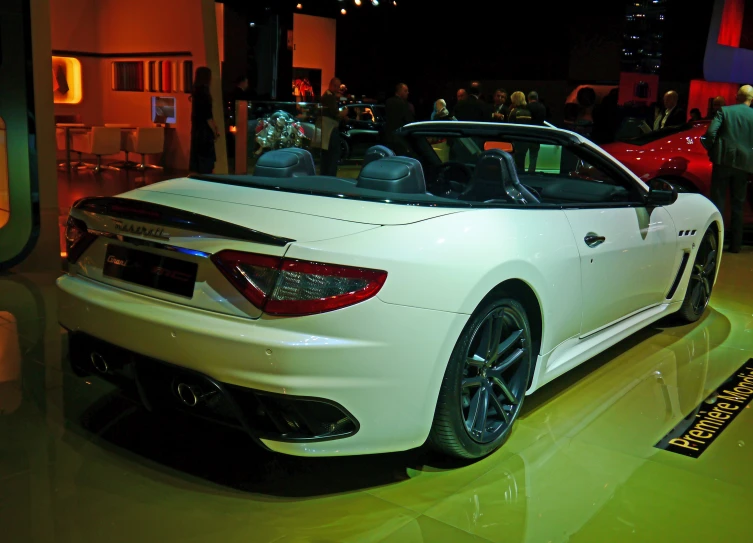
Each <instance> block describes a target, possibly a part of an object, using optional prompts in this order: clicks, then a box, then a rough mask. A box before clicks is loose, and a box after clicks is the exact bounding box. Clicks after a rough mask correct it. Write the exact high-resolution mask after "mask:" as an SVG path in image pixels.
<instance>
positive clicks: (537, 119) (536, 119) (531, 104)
mask: <svg viewBox="0 0 753 543" xmlns="http://www.w3.org/2000/svg"><path fill="white" fill-rule="evenodd" d="M528 111H530V112H531V124H537V125H539V126H544V121H546V107H544V104H542V103H541V102H539V93H538V92H536V91H531V92H529V93H528ZM539 149H541V144H540V143H531V144H530V145H529V147H528V173H535V172H536V163H537V162H538V161H539Z"/></svg>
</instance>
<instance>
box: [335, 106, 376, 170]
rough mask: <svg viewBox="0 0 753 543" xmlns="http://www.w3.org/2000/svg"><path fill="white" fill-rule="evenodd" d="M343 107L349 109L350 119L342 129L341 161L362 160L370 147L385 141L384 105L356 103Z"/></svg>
mask: <svg viewBox="0 0 753 543" xmlns="http://www.w3.org/2000/svg"><path fill="white" fill-rule="evenodd" d="M343 107H347V108H348V118H347V120H346V121H345V122H344V123H343V124H342V125H341V128H340V130H341V132H340V134H341V136H342V138H341V140H340V141H341V146H342V153H341V160H346V159H353V158H362V157H363V155H364V153H365V152H366V150H367V149H368V148H369V147H371V146H372V145H377V144H379V143H382V142H383V141H384V125H385V121H386V118H387V117H386V114H385V109H384V105H382V104H368V103H355V104H347V105H343Z"/></svg>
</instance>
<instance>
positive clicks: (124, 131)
mask: <svg viewBox="0 0 753 543" xmlns="http://www.w3.org/2000/svg"><path fill="white" fill-rule="evenodd" d="M105 126H106V127H108V128H120V131H121V132H120V150H121V151H123V152H124V153H125V160H117V161H115V162H110V166H115V167H117V168H125V169H126V170H130V169H132V168H135V167H136V166H138V165H139V163H138V162H134V161H133V160H128V152H129V151H128V138H130V137H131V134H132V133H133V131H134V130H136V127H135V126H133V125H132V124H128V123H105ZM129 129H130V130H129Z"/></svg>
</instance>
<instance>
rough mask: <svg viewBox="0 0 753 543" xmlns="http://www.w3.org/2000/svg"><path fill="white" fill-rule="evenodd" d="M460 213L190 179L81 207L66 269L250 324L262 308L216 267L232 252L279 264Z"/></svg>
mask: <svg viewBox="0 0 753 543" xmlns="http://www.w3.org/2000/svg"><path fill="white" fill-rule="evenodd" d="M322 200H325V201H326V202H322ZM455 211H457V210H453V209H436V208H426V209H424V208H419V207H414V206H399V205H391V204H380V203H372V202H360V201H353V200H346V201H343V200H341V199H339V198H327V197H317V196H310V195H301V194H291V193H284V192H280V191H275V190H263V189H254V188H248V187H237V186H226V185H221V184H218V183H212V182H207V181H200V180H193V179H179V180H174V181H166V182H162V183H158V184H156V185H150V186H149V187H148V188H146V189H138V190H135V191H131V192H128V193H125V194H123V195H121V196H120V197H115V198H87V199H84V200H82V201H79V202H77V204H76V205H75V206H74V208H73V209H72V210H71V218H73V219H77V220H78V221H83V223H85V230H87V231H88V234H87V243H88V244H87V245H86V248H85V250H83V252H81V253H80V256H78V257H77V259H76V261H75V263H72V264H69V273H73V274H75V275H81V276H85V277H87V278H89V279H92V280H95V281H98V282H102V283H105V284H109V285H112V286H115V287H118V288H122V289H125V290H128V291H131V292H135V293H138V294H141V295H144V296H147V297H151V298H157V299H161V300H164V301H168V302H172V303H176V304H180V305H186V306H189V307H193V308H196V309H202V310H206V311H213V312H217V313H222V314H226V315H234V316H238V317H244V318H252V319H253V318H258V317H259V316H260V315H261V310H260V309H259V308H258V307H255V306H254V305H253V304H252V303H251V302H250V301H248V300H247V299H246V298H245V297H244V296H243V295H242V294H241V293H240V292H239V291H238V290H237V289H236V288H235V287H234V286H233V285H232V284H231V283H230V282H229V281H228V280H227V279H226V278H225V276H224V275H223V274H222V273H221V272H220V270H219V269H218V268H217V266H216V265H215V263H214V262H213V261H212V260H211V257H212V255H213V254H215V253H218V252H220V251H222V250H234V251H242V252H247V253H257V254H263V255H269V256H276V257H281V256H283V255H284V254H285V252H286V251H287V248H288V247H289V246H290V244H291V243H294V242H295V241H301V242H304V241H309V242H310V241H321V240H326V239H333V238H338V237H343V236H349V235H353V234H357V233H359V232H364V231H366V230H371V229H374V228H379V226H380V224H405V223H408V222H417V221H420V220H426V219H429V218H432V217H435V216H438V215H443V214H446V213H452V212H455ZM380 216H381V217H383V219H382V220H381V222H380V221H379V219H380ZM79 224H81V223H79ZM79 250H80V249H79ZM73 252H74V251H71V253H73ZM74 256H75V255H73V254H71V255H69V260H70V259H71V258H73V257H74ZM145 311H148V307H146V306H145Z"/></svg>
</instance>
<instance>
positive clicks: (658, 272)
mask: <svg viewBox="0 0 753 543" xmlns="http://www.w3.org/2000/svg"><path fill="white" fill-rule="evenodd" d="M582 150H583V149H581V151H582ZM561 156H562V158H561V164H562V168H561V169H562V171H561V172H560V179H561V180H562V181H561V185H560V189H559V192H558V195H559V197H560V198H561V199H563V200H565V201H564V202H563V208H564V211H565V215H566V216H567V219H568V221H569V223H570V228H571V229H572V232H573V236H574V238H575V243H576V245H577V247H578V251H579V254H580V264H581V282H582V284H581V290H582V293H583V304H582V307H583V317H582V322H581V336H586V335H589V334H592V333H594V332H596V331H598V330H600V329H602V328H604V327H606V326H608V325H610V324H612V323H614V322H616V321H619V320H621V319H623V318H625V317H626V316H628V315H631V314H633V313H636V312H638V311H641V310H642V309H645V308H647V307H650V306H653V305H656V304H659V303H661V302H662V301H664V300H665V297H666V294H667V292H668V290H669V288H670V286H671V283H672V279H673V278H674V273H675V272H676V270H675V269H674V268H675V266H676V262H677V260H676V257H677V255H676V242H677V233H676V231H675V227H674V224H673V221H672V218H671V217H670V215H669V213H668V212H667V210H666V209H664V208H663V207H654V208H650V209H649V208H647V207H646V206H645V204H643V194H642V191H643V190H644V189H642V188H641V187H640V185H639V184H638V183H636V182H635V180H633V179H632V178H631V177H630V176H628V175H627V174H625V173H624V172H622V170H621V169H620V168H619V167H617V166H616V165H614V164H610V163H609V162H608V159H603V160H601V161H600V160H599V159H600V157H599V156H598V155H596V154H595V153H594V152H593V151H591V152H590V154H589V155H588V160H589V164H585V163H584V162H583V160H582V159H581V157H579V156H574V152H573V149H569V148H563V149H562V152H561ZM573 164H574V165H575V166H574V170H575V171H567V170H571V169H573ZM537 169H538V168H537ZM565 178H566V179H565Z"/></svg>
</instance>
